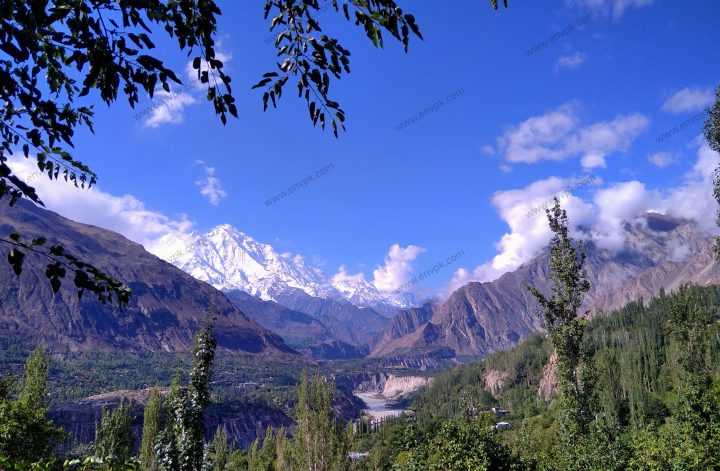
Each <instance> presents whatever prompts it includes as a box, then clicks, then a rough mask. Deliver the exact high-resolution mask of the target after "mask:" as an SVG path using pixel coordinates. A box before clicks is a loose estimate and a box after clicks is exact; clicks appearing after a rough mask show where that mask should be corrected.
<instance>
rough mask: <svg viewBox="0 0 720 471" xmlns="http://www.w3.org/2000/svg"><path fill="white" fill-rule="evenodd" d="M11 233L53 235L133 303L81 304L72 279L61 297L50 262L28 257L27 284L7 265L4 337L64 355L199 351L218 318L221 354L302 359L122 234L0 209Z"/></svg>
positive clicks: (23, 205) (0, 294) (0, 311)
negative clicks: (203, 330)
mask: <svg viewBox="0 0 720 471" xmlns="http://www.w3.org/2000/svg"><path fill="white" fill-rule="evenodd" d="M11 232H19V233H21V234H22V235H23V237H26V238H29V237H38V236H48V237H49V238H50V240H51V242H59V243H61V244H62V245H63V246H64V247H65V248H66V250H67V251H69V252H70V253H72V254H74V255H76V256H78V257H80V258H82V259H84V260H86V261H88V262H90V263H92V264H94V265H95V266H97V267H98V268H100V269H101V270H104V271H105V272H106V273H108V274H109V275H111V276H113V277H115V278H117V279H119V280H121V281H123V282H124V283H126V285H127V286H129V287H130V288H131V289H132V290H133V298H132V300H131V302H130V303H129V305H128V306H127V307H125V308H124V309H119V308H117V307H114V306H111V305H102V304H100V303H99V302H97V301H95V300H94V299H92V298H91V296H89V295H87V296H84V297H83V298H82V299H81V300H78V297H77V295H76V292H75V289H74V287H73V286H72V274H71V273H68V277H67V279H66V281H65V282H64V283H63V287H62V288H61V290H60V292H59V293H58V294H57V295H53V293H52V291H51V288H50V285H49V283H48V282H47V280H46V278H45V267H46V265H47V260H44V259H40V258H39V256H35V255H33V254H27V256H26V260H25V267H24V270H23V273H22V274H21V276H20V277H19V278H18V277H16V276H15V274H14V273H13V272H12V270H11V268H10V267H9V266H8V265H5V266H2V267H0V335H3V336H12V337H14V338H15V339H21V340H24V341H27V342H29V343H33V344H34V343H39V342H42V343H44V344H45V345H47V346H48V347H50V348H51V349H53V350H60V351H65V350H69V351H87V350H112V349H123V350H151V351H158V350H164V351H181V350H187V349H188V348H190V347H191V346H192V343H193V340H194V332H195V331H196V330H197V329H198V327H199V326H200V325H201V323H202V322H203V320H204V319H205V317H206V316H207V315H208V314H211V315H212V316H214V317H215V318H216V321H215V328H216V335H217V338H218V341H219V345H220V347H221V348H224V349H228V350H233V351H244V352H251V353H263V354H279V353H291V354H294V353H295V352H294V351H293V350H292V349H291V348H290V347H288V346H287V345H286V344H285V343H284V342H283V340H282V339H281V338H280V337H279V336H278V335H276V334H275V333H273V332H271V331H270V330H268V329H266V328H264V327H262V326H260V325H259V324H257V323H256V322H255V321H253V320H251V319H249V318H248V317H247V316H246V315H245V314H243V313H242V312H241V311H240V310H239V309H238V308H237V307H236V306H235V305H234V304H233V303H231V302H230V301H229V300H228V299H227V297H225V295H223V294H222V293H221V292H219V291H218V290H216V289H215V288H213V287H212V286H210V285H208V284H207V283H204V282H202V281H199V280H197V279H195V278H193V277H191V276H189V275H187V274H186V273H184V272H183V271H182V270H179V269H178V268H176V267H174V266H173V265H171V264H169V263H166V262H165V261H163V260H161V259H159V258H157V257H156V256H154V255H152V254H150V253H148V252H146V251H145V250H144V249H143V247H142V246H140V245H138V244H136V243H134V242H131V241H129V240H127V239H126V238H124V237H122V236H120V235H119V234H116V233H114V232H111V231H108V230H105V229H101V228H98V227H94V226H89V225H85V224H79V223H76V222H73V221H70V220H68V219H65V218H63V217H61V216H59V215H57V214H55V213H53V212H50V211H47V210H44V209H41V208H38V207H36V206H34V205H32V204H30V203H28V202H26V201H19V202H18V203H17V204H16V205H15V206H14V207H12V208H10V207H7V206H6V205H2V206H0V233H1V234H3V235H7V234H9V233H11ZM4 253H5V252H3V254H4Z"/></svg>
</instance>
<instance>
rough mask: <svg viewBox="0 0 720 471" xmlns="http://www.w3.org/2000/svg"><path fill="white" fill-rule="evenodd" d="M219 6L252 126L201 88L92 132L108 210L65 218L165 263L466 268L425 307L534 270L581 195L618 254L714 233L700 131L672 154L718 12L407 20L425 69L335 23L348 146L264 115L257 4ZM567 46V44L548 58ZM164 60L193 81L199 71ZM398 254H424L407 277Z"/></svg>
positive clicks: (706, 98) (583, 1)
mask: <svg viewBox="0 0 720 471" xmlns="http://www.w3.org/2000/svg"><path fill="white" fill-rule="evenodd" d="M219 3H220V6H221V8H223V15H222V17H221V20H220V26H219V33H220V37H221V38H222V40H221V45H220V48H219V49H220V50H221V52H222V53H223V54H224V55H225V57H226V59H227V60H226V68H227V69H228V71H229V73H230V75H231V76H232V77H233V84H234V94H235V96H236V98H237V100H238V103H237V104H238V110H239V113H240V118H239V119H237V120H232V119H231V120H230V121H229V122H228V125H227V126H222V125H221V124H220V121H219V119H217V118H216V117H215V116H214V115H213V112H212V108H211V106H210V105H209V104H208V103H207V102H205V101H204V100H203V99H202V97H201V94H200V93H199V92H198V91H196V90H194V89H193V88H192V87H187V88H185V89H184V90H183V95H181V97H180V98H173V99H170V100H169V101H168V102H167V105H165V106H158V107H156V108H155V109H153V110H151V112H150V113H149V114H147V115H145V116H144V117H143V118H142V119H136V118H134V114H135V113H137V111H138V110H142V109H144V108H147V107H148V106H152V102H151V101H150V100H147V99H146V100H145V101H143V102H141V104H140V105H139V107H138V110H135V111H133V110H131V109H130V108H129V107H128V106H127V105H126V104H125V103H122V102H120V103H117V104H116V105H114V106H113V107H112V108H111V109H109V110H108V109H107V108H106V107H105V106H104V105H97V106H96V108H97V115H96V134H95V135H92V134H89V133H88V132H84V131H83V132H81V133H80V134H79V136H78V138H77V140H76V151H75V155H76V157H78V158H79V159H80V160H82V161H84V162H86V163H88V164H90V166H91V167H92V168H93V169H94V170H95V171H96V172H97V173H98V174H99V175H100V179H99V185H98V188H97V190H99V192H96V193H98V194H99V193H101V195H100V196H98V194H94V196H92V198H89V195H88V194H87V193H86V194H84V195H82V196H76V195H75V194H74V193H73V194H71V193H70V190H67V191H63V193H62V194H61V196H58V197H55V198H50V199H48V198H47V197H46V198H45V199H46V201H47V203H48V206H49V207H50V208H51V209H55V210H57V211H59V212H61V213H63V214H65V215H67V216H69V217H71V218H73V219H76V220H81V221H83V222H90V223H94V224H98V225H102V226H105V227H109V228H111V229H114V230H118V231H120V232H122V233H124V234H126V235H127V236H129V237H131V238H133V239H135V240H137V241H138V242H141V243H144V244H145V245H146V246H152V247H151V248H154V250H155V251H156V252H163V250H164V249H163V248H162V247H159V246H157V244H158V240H159V238H160V237H161V236H163V235H164V232H167V231H178V232H187V231H190V230H199V231H206V230H208V229H210V228H212V227H213V226H216V225H218V224H224V223H229V224H232V225H233V226H235V227H237V228H238V229H240V230H242V231H244V232H246V233H248V234H250V235H251V236H253V237H254V238H256V239H258V240H259V241H262V242H267V243H270V244H272V245H273V246H274V247H275V248H276V249H277V250H278V251H279V252H291V253H294V254H302V255H303V256H304V257H305V260H306V263H308V264H311V265H315V266H318V267H320V268H322V269H323V270H324V271H326V272H327V273H329V274H333V273H335V272H337V270H338V268H339V267H340V266H341V265H343V266H345V270H346V271H347V272H348V273H364V275H365V277H366V278H368V279H372V278H373V271H374V270H375V269H377V268H378V267H379V266H383V265H384V266H385V267H386V268H387V267H388V266H390V265H392V264H393V263H395V264H396V265H397V266H398V267H400V268H399V269H398V270H399V271H398V272H397V273H396V275H397V278H398V279H396V280H395V281H396V282H397V283H398V284H399V283H402V282H403V280H404V281H407V277H409V276H411V275H412V273H416V272H420V271H423V270H424V269H425V268H429V267H431V266H433V265H434V264H435V263H436V262H437V261H438V260H445V259H446V258H447V257H450V256H451V255H453V254H455V253H457V252H458V251H463V252H464V256H463V257H462V259H461V260H457V261H455V262H454V263H453V264H452V266H449V267H447V268H446V269H444V271H442V272H441V273H438V274H437V275H436V276H433V277H431V278H428V279H427V280H426V281H425V283H424V285H423V286H422V287H420V288H419V289H422V290H427V292H434V291H437V290H446V289H447V288H448V282H449V281H450V280H451V279H452V278H454V282H453V285H452V286H457V285H458V284H460V283H462V282H464V281H468V280H470V279H480V280H489V279H493V278H495V277H496V276H498V275H499V274H501V273H502V272H504V271H507V270H509V269H513V268H515V267H517V266H518V265H519V264H520V263H522V262H523V261H525V260H527V259H528V258H529V257H530V256H531V255H532V253H534V251H536V250H537V248H538V247H540V246H542V245H543V244H545V243H546V240H547V237H548V233H547V231H546V230H545V228H544V224H543V223H542V216H539V218H540V222H536V221H535V220H533V218H532V217H527V216H525V214H526V212H527V210H528V209H529V208H532V207H534V206H537V205H538V204H542V202H543V201H546V200H547V199H548V198H549V197H551V196H552V195H553V194H557V193H558V192H560V191H563V190H564V189H565V188H567V187H568V186H573V185H574V186H576V187H577V188H574V189H573V190H572V196H568V197H567V198H564V204H566V205H567V206H568V207H569V209H570V214H571V217H572V216H573V215H575V216H576V217H575V220H576V221H578V222H586V223H591V224H595V225H596V226H597V227H598V231H597V233H596V234H595V235H594V236H593V237H596V239H597V240H598V241H602V243H604V244H606V246H608V247H614V248H618V247H620V246H621V245H622V243H623V237H622V234H618V231H621V230H622V229H621V226H622V224H621V223H620V222H622V221H625V220H631V219H633V218H635V217H636V216H637V215H638V214H640V213H642V212H643V211H647V210H658V211H662V212H668V213H671V214H674V215H678V216H680V215H682V216H683V217H688V218H694V217H697V219H698V220H700V219H702V214H701V213H697V215H695V214H694V213H693V211H697V210H698V209H703V210H704V211H705V213H706V218H705V219H706V220H709V221H710V222H712V221H711V219H712V215H711V214H710V213H711V212H712V209H708V208H711V206H710V201H711V200H710V195H709V194H708V192H707V188H708V173H709V170H710V169H711V168H712V166H713V165H714V162H715V160H716V157H717V155H716V154H714V153H712V152H710V151H709V150H708V149H707V148H705V147H704V145H703V143H702V142H700V141H699V140H698V136H699V134H700V128H701V119H698V118H695V119H694V121H693V122H692V123H690V124H689V125H687V127H686V128H684V129H683V130H681V131H679V132H677V133H676V134H673V135H672V136H669V137H666V138H665V139H661V142H658V139H657V138H658V136H660V135H661V134H663V133H664V132H667V131H668V130H670V129H672V128H673V127H675V126H677V125H680V124H681V123H683V122H684V121H686V120H693V117H695V116H696V115H697V113H698V112H700V111H702V109H703V107H704V106H706V105H707V104H709V102H710V101H711V100H712V96H713V95H712V90H714V87H715V86H717V85H718V84H719V83H720V66H719V65H718V64H719V63H720V62H719V61H718V59H720V52H719V51H720V50H719V49H718V44H720V30H718V28H717V18H718V17H720V3H718V2H717V1H714V0H707V1H698V2H693V4H692V6H690V5H688V4H685V3H682V2H670V1H659V0H656V1H654V2H653V1H652V0H576V1H567V2H566V1H554V2H531V1H527V0H525V1H523V0H510V8H508V9H500V10H498V11H493V10H492V9H491V8H490V7H489V6H488V5H487V2H486V1H480V2H478V1H476V0H473V1H470V0H467V1H466V0H462V1H453V2H430V1H423V2H409V1H407V0H404V1H403V0H401V1H400V2H399V3H400V4H401V5H403V6H405V8H406V9H409V10H411V11H412V12H413V13H414V14H415V16H416V18H417V21H418V24H419V25H420V28H421V30H422V32H423V35H424V37H425V40H424V41H419V40H414V41H412V42H411V46H410V52H409V53H408V54H405V53H404V52H403V51H402V48H401V46H400V45H399V44H396V43H395V42H394V41H391V40H386V47H385V49H384V50H376V49H375V48H373V47H372V45H371V44H370V43H369V41H368V40H367V39H366V38H365V36H364V34H363V33H362V31H361V30H360V29H359V28H356V27H354V26H353V25H351V24H348V23H345V22H344V20H341V19H340V18H339V17H338V16H336V15H335V14H334V13H332V12H328V13H324V14H323V15H321V16H320V18H319V20H320V22H321V23H322V24H324V26H325V27H326V28H327V29H328V30H329V31H330V32H332V33H337V34H338V36H339V37H340V39H341V41H342V42H343V43H344V45H345V47H346V48H348V49H350V50H351V51H352V57H351V60H352V61H351V69H352V73H351V74H350V75H348V76H345V77H344V78H343V79H342V81H339V82H338V81H336V82H335V83H334V84H333V85H332V89H331V90H332V91H333V94H334V96H335V97H336V98H337V100H338V101H339V102H340V103H341V104H342V105H343V107H344V109H345V111H346V113H347V116H348V120H347V127H348V132H347V133H345V134H341V136H340V138H339V139H335V138H333V137H332V134H331V133H329V132H322V131H320V130H319V128H317V129H316V128H313V127H312V124H311V123H310V121H309V120H308V118H307V110H306V107H305V105H304V103H303V102H301V101H300V100H298V99H297V98H296V95H295V94H294V93H293V91H294V86H293V87H291V88H290V89H289V90H288V93H287V94H286V96H285V97H284V98H283V99H282V101H281V104H280V107H279V109H277V110H268V112H265V113H263V111H262V105H261V93H258V92H257V91H256V90H251V89H250V86H251V85H252V84H253V83H255V82H256V81H257V80H258V78H259V77H260V75H261V74H262V73H263V72H265V71H268V70H271V69H272V67H273V64H274V53H273V51H274V49H273V47H272V45H269V44H267V41H266V38H267V37H268V34H269V33H268V31H267V28H268V26H267V22H266V21H264V20H263V18H262V8H261V5H260V3H257V4H255V3H253V5H252V6H251V5H250V3H252V2H229V1H226V2H223V1H220V2H219ZM588 15H592V16H590V17H588ZM588 18H589V19H588ZM579 23H585V24H583V26H581V27H578V28H577V29H575V28H574V26H573V28H569V26H570V25H578V24H579ZM571 29H572V30H571ZM559 31H566V32H567V34H565V35H563V36H562V37H556V39H549V38H552V37H553V35H555V34H556V33H558V32H559ZM543 41H549V42H548V43H547V44H546V45H544V47H542V48H540V49H538V50H537V51H535V52H533V53H531V54H528V51H529V50H530V49H531V48H533V47H534V46H536V45H538V44H541V43H542V42H543ZM161 49H162V51H163V52H165V53H167V54H168V57H170V58H171V60H170V62H171V63H173V64H175V66H176V67H177V68H178V69H184V68H185V65H186V64H185V62H186V61H187V59H186V58H184V57H182V56H179V55H177V54H176V53H175V52H174V51H173V49H172V48H171V47H168V46H167V45H163V46H161ZM456 92H457V93H456ZM454 93H455V94H457V96H456V97H454V99H452V100H449V101H448V100H447V99H448V96H449V95H452V94H454ZM439 100H446V101H447V102H446V103H443V104H442V105H441V106H439V107H438V108H437V109H436V110H434V111H433V112H430V113H427V114H426V115H425V117H423V118H422V119H419V120H417V121H415V122H412V123H410V124H408V125H407V126H405V127H403V128H402V129H401V130H398V128H397V126H398V125H399V124H401V123H403V122H406V121H407V120H409V119H411V118H412V117H413V116H415V115H416V114H418V113H419V112H420V111H422V110H424V109H425V108H428V107H432V106H434V104H435V103H437V102H438V101H439ZM156 103H157V98H156ZM153 115H154V116H155V117H154V118H153V119H154V120H153V121H150V122H148V118H149V117H151V116H153ZM198 161H201V162H202V163H198ZM328 164H332V166H333V168H332V170H331V171H328V172H327V173H326V174H325V175H323V176H322V177H320V178H316V179H315V180H314V181H313V182H312V183H311V184H309V185H307V186H306V187H305V188H302V189H301V190H298V191H296V192H294V193H293V194H292V195H288V196H287V197H286V198H282V199H280V200H278V201H276V202H275V203H273V204H271V205H270V206H268V205H266V204H265V202H266V201H267V200H269V199H270V198H271V197H273V196H274V195H276V194H278V193H280V192H281V191H283V190H286V189H287V188H288V187H289V186H292V185H293V184H294V183H296V182H298V181H300V180H302V179H303V178H305V177H306V175H308V174H312V173H315V172H316V171H317V170H318V169H321V168H323V167H325V166H327V165H328ZM589 175H590V176H594V177H596V178H595V179H594V180H593V181H592V183H590V184H580V185H577V182H578V181H581V180H583V179H584V178H586V177H587V176H589ZM208 178H211V180H209V181H208ZM213 179H214V180H213ZM198 182H200V183H198ZM40 184H41V185H46V183H45V182H43V183H40ZM202 188H206V190H205V192H204V193H205V194H202V192H201V190H202ZM41 194H42V193H41ZM693 198H695V199H693ZM703 198H705V199H703ZM705 203H706V204H705ZM688 208H690V209H688ZM519 214H520V216H519ZM619 221H620V222H619ZM699 222H701V221H699ZM708 229H709V228H708ZM394 244H398V245H399V248H400V249H404V248H407V247H409V246H414V247H411V248H410V249H408V250H407V251H403V250H399V251H397V250H396V251H395V253H396V254H398V253H399V254H400V255H399V257H400V258H398V259H395V258H393V257H394V255H392V254H388V252H389V250H390V248H391V247H392V246H393V245H394ZM419 248H422V249H419ZM495 257H499V258H495ZM458 269H462V270H460V271H457V270H458Z"/></svg>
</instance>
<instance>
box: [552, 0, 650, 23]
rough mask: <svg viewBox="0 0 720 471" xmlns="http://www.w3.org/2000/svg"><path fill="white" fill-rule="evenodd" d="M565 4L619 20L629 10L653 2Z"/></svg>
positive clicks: (606, 0) (580, 1)
mask: <svg viewBox="0 0 720 471" xmlns="http://www.w3.org/2000/svg"><path fill="white" fill-rule="evenodd" d="M566 3H567V4H575V5H582V6H585V7H587V8H590V9H592V10H594V11H602V12H605V13H606V14H610V15H612V17H613V18H614V19H616V20H617V19H620V18H621V17H622V16H623V15H624V14H625V11H626V10H628V9H629V8H640V7H645V6H648V5H652V4H653V0H566Z"/></svg>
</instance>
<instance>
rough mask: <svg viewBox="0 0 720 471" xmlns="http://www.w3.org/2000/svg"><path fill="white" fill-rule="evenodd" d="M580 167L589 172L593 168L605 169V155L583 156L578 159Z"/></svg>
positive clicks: (599, 153) (590, 154)
mask: <svg viewBox="0 0 720 471" xmlns="http://www.w3.org/2000/svg"><path fill="white" fill-rule="evenodd" d="M580 165H582V167H583V168H584V169H586V170H590V169H593V168H597V167H599V168H605V167H607V165H606V164H605V154H603V153H602V152H591V153H589V154H585V155H583V156H582V158H581V159H580Z"/></svg>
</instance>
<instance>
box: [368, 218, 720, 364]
mask: <svg viewBox="0 0 720 471" xmlns="http://www.w3.org/2000/svg"><path fill="white" fill-rule="evenodd" d="M625 232H626V234H627V241H626V244H625V246H624V248H623V249H622V250H620V251H610V250H607V249H603V248H599V247H597V246H596V245H594V244H592V243H589V244H588V246H587V248H588V257H587V261H586V266H585V268H586V271H587V275H588V278H589V279H590V282H591V285H592V288H591V290H590V291H589V292H588V293H587V295H586V297H585V305H584V306H583V310H584V311H587V313H588V314H589V315H594V314H596V313H599V312H603V311H609V310H612V309H616V308H619V307H621V306H623V305H624V304H626V303H628V302H629V301H633V300H637V299H641V298H642V299H650V298H651V297H652V296H655V295H656V294H657V293H658V292H659V290H660V288H663V289H665V291H666V292H670V291H672V290H675V289H677V288H678V287H679V286H680V285H681V284H683V283H688V282H690V283H696V284H700V285H707V284H717V283H720V271H719V270H718V268H717V267H716V265H715V262H714V259H713V253H712V238H710V237H709V236H707V235H705V234H702V233H700V232H699V231H698V230H697V229H696V228H695V227H694V225H693V224H691V223H688V222H684V221H679V220H673V219H670V218H668V217H665V216H661V215H656V214H647V215H646V217H645V218H644V219H643V220H641V221H638V222H637V223H635V224H632V225H630V224H628V225H627V227H626V228H625ZM527 284H531V285H533V286H536V287H538V288H539V289H540V290H541V291H544V292H546V293H547V292H549V291H550V281H549V273H548V254H547V252H543V253H540V254H539V255H538V256H536V257H535V258H534V259H533V260H531V261H530V262H528V263H526V264H525V265H523V266H521V267H520V268H519V269H518V270H516V271H514V272H511V273H506V274H505V275H503V276H501V277H500V278H498V279H497V280H495V281H493V282H490V283H469V284H467V285H465V286H463V287H461V288H460V289H458V290H457V291H455V292H454V293H453V294H452V295H451V296H450V297H449V298H448V299H447V300H446V301H445V302H444V303H441V304H439V305H437V306H435V307H433V308H432V314H431V315H430V316H429V319H428V320H427V322H425V323H422V324H420V325H418V326H417V327H415V324H414V322H413V320H420V319H422V316H420V315H416V316H415V317H413V316H412V315H411V314H410V313H411V311H408V310H403V311H400V312H399V313H398V315H397V316H396V318H395V319H393V321H392V322H391V324H390V327H388V328H387V329H386V330H385V331H384V332H383V334H382V335H381V336H380V341H378V342H377V344H376V345H375V348H374V349H373V351H372V354H371V356H373V357H376V358H392V357H398V356H405V357H409V356H411V355H413V354H415V353H416V352H423V353H424V354H427V352H431V351H433V350H435V349H451V350H452V352H454V354H456V355H477V354H485V353H488V352H492V351H497V350H502V349H506V348H508V347H510V346H512V345H514V344H516V343H517V342H518V341H519V340H520V339H523V338H525V337H527V336H528V335H530V334H531V333H533V332H538V331H540V330H541V323H540V317H539V316H538V314H537V304H536V302H535V300H534V298H533V297H532V296H531V295H530V293H529V292H528V291H527V289H526V285H527ZM425 313H426V314H427V311H426V312H425ZM415 314H418V313H417V312H415ZM407 327H415V329H414V330H412V331H410V332H408V330H409V328H407Z"/></svg>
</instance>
